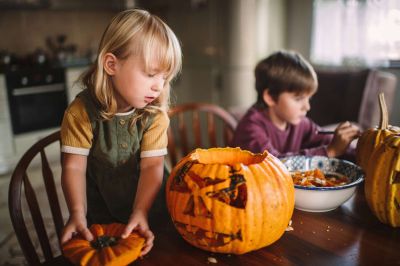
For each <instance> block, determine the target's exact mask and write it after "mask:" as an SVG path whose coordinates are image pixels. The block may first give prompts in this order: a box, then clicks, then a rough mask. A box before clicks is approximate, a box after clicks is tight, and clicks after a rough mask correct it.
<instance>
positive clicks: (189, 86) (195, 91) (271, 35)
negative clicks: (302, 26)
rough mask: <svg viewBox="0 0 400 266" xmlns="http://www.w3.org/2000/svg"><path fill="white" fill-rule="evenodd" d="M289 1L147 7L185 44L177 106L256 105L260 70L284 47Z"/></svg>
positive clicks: (169, 1)
mask: <svg viewBox="0 0 400 266" xmlns="http://www.w3.org/2000/svg"><path fill="white" fill-rule="evenodd" d="M285 3H286V1H285V0H282V1H281V0H279V1H277V0H209V1H205V4H204V5H200V6H193V5H191V1H187V0H166V1H161V0H160V1H152V2H146V1H143V2H142V5H143V7H145V8H148V9H149V10H150V11H151V12H154V13H156V14H157V13H158V14H159V15H160V16H161V17H162V18H163V19H164V20H166V22H167V23H168V25H169V26H170V27H171V28H172V30H173V31H174V32H175V33H176V35H177V36H178V38H179V39H180V41H181V43H182V49H183V56H184V57H183V70H182V75H181V76H180V78H179V79H178V80H177V82H176V83H175V84H173V94H174V95H175V97H174V98H175V99H176V102H177V103H183V102H192V101H203V102H212V103H216V104H218V105H221V106H223V107H230V106H232V105H235V106H243V107H248V106H250V105H251V104H252V103H254V101H255V100H256V92H255V89H254V77H253V69H254V67H255V64H256V63H257V62H258V61H259V60H260V59H262V58H264V57H265V56H267V55H268V54H269V53H271V52H272V51H274V50H276V49H280V48H282V47H283V46H284V43H285V36H286V34H285V31H284V28H285V27H286V24H285V22H286V18H285V12H286V9H285Z"/></svg>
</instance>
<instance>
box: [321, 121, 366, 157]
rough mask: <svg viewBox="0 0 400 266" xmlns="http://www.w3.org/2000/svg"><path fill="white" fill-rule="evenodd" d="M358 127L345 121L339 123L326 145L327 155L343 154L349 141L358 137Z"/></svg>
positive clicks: (336, 155)
mask: <svg viewBox="0 0 400 266" xmlns="http://www.w3.org/2000/svg"><path fill="white" fill-rule="evenodd" d="M359 135H360V129H359V128H358V127H357V126H355V125H353V124H351V123H350V122H348V121H346V122H344V123H341V124H339V126H338V127H337V128H336V129H335V135H334V136H333V139H332V141H331V143H330V144H329V145H328V147H327V154H328V157H338V156H340V155H343V154H344V153H345V152H346V150H347V147H348V146H349V144H350V142H351V141H352V140H354V139H355V138H357V137H359Z"/></svg>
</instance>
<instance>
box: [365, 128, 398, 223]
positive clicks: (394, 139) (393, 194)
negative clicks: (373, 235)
mask: <svg viewBox="0 0 400 266" xmlns="http://www.w3.org/2000/svg"><path fill="white" fill-rule="evenodd" d="M371 161H372V162H373V163H371V164H370V165H369V167H368V168H367V174H366V178H365V197H366V199H367V203H368V205H369V206H370V208H371V210H372V212H373V213H374V214H375V216H376V217H377V218H378V219H379V220H380V221H381V222H382V223H385V224H389V225H390V226H392V227H399V226H400V134H396V135H390V136H388V137H387V138H386V140H385V142H384V143H383V144H382V145H380V146H379V147H378V149H376V150H375V151H374V152H373V155H372V157H371Z"/></svg>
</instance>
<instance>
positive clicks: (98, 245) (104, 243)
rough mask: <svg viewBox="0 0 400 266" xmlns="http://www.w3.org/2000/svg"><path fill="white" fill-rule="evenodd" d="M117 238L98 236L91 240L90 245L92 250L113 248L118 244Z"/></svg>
mask: <svg viewBox="0 0 400 266" xmlns="http://www.w3.org/2000/svg"><path fill="white" fill-rule="evenodd" d="M118 239H119V238H118V237H113V236H106V235H103V236H99V237H98V238H97V239H96V240H93V241H92V242H90V245H91V246H92V248H94V249H102V248H105V247H111V246H114V245H116V244H117V243H118Z"/></svg>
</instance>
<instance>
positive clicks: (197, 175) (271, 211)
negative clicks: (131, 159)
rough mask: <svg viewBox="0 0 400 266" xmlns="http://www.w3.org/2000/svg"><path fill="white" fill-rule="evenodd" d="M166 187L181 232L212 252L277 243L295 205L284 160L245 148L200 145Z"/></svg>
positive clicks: (170, 207) (225, 251) (228, 251)
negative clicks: (206, 147)
mask: <svg viewBox="0 0 400 266" xmlns="http://www.w3.org/2000/svg"><path fill="white" fill-rule="evenodd" d="M166 190H167V205H168V209H169V212H170V215H171V218H172V220H173V222H174V224H175V227H176V228H177V230H178V232H179V233H180V234H181V235H182V237H183V238H184V239H185V240H187V241H188V242H189V243H191V244H193V245H194V246H197V247H199V248H202V249H205V250H209V251H212V252H223V253H236V254H241V253H245V252H248V251H251V250H254V249H258V248H261V247H263V246H266V245H269V244H271V243H273V242H274V241H276V240H277V239H279V238H280V236H281V235H282V234H283V232H284V230H285V229H286V227H287V225H288V223H289V220H290V218H291V215H292V213H293V208H294V188H293V182H292V179H291V178H290V175H289V173H288V171H287V170H286V168H285V167H284V166H283V164H282V163H281V162H280V161H279V160H278V159H277V158H275V157H273V156H272V155H270V154H268V153H267V152H265V153H263V154H252V153H250V152H247V151H242V150H240V149H239V148H213V149H208V150H203V149H197V150H195V151H194V152H192V153H191V154H189V155H188V156H186V157H185V158H183V159H182V160H181V161H180V162H179V163H178V164H177V165H176V166H175V167H174V169H173V170H172V172H171V175H170V176H169V178H168V182H167V186H166ZM277 206H279V208H277ZM244 232H246V234H244ZM260 234H261V235H262V237H260Z"/></svg>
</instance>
